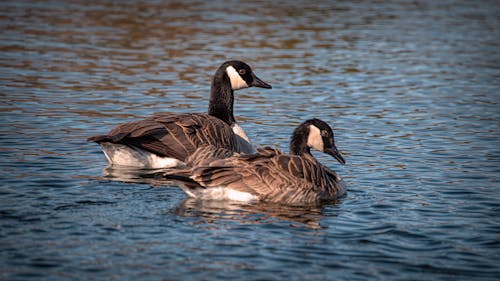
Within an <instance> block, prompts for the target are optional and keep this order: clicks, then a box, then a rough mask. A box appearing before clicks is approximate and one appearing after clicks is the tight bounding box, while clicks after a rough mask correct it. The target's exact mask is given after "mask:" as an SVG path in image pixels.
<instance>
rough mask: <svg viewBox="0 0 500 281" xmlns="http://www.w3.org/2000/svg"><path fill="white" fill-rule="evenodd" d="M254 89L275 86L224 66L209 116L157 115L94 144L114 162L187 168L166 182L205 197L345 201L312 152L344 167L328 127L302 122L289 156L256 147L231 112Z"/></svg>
mask: <svg viewBox="0 0 500 281" xmlns="http://www.w3.org/2000/svg"><path fill="white" fill-rule="evenodd" d="M252 86H253V87H261V88H266V89H270V88H271V86H270V85H269V84H267V83H265V82H264V81H262V80H261V79H259V78H258V77H257V76H256V75H255V74H254V73H253V71H252V69H251V68H250V67H249V66H248V65H247V64H246V63H244V62H242V61H227V62H224V63H223V64H222V65H221V66H220V67H219V68H218V69H217V71H216V72H215V75H214V78H213V81H212V86H211V93H210V103H209V108H208V114H204V113H180V114H179V113H156V114H154V115H153V116H152V117H149V118H146V119H143V120H140V121H135V122H130V123H125V124H122V125H119V126H118V127H116V128H114V129H112V130H111V131H110V132H109V133H108V134H106V135H98V136H93V137H90V138H89V139H88V141H94V142H97V143H99V144H100V145H101V146H102V149H103V152H104V154H105V155H106V158H107V159H108V161H109V162H110V164H112V165H113V164H114V165H122V166H133V167H137V168H173V167H177V168H179V167H182V168H183V169H180V170H177V171H173V172H169V173H166V174H165V175H164V177H165V178H167V179H171V180H174V181H175V182H177V183H178V184H179V186H180V187H181V188H182V189H183V190H184V191H185V192H186V193H187V194H188V195H189V196H191V197H195V198H199V199H209V200H210V199H215V200H236V201H240V202H252V201H259V200H260V201H268V202H276V203H284V204H292V205H304V204H317V203H320V202H322V201H325V200H333V199H336V198H337V197H339V196H342V195H343V194H344V193H345V189H346V188H345V184H344V182H343V181H342V179H341V178H340V177H339V176H338V175H337V174H336V173H335V172H334V171H332V170H330V169H328V168H327V167H326V166H324V165H322V164H321V163H319V162H318V161H317V160H316V159H315V158H314V157H313V156H312V154H311V151H310V148H314V149H316V150H318V151H321V152H324V153H326V154H329V155H331V156H333V157H334V158H335V159H337V160H338V161H339V162H340V163H341V164H345V160H344V158H343V157H342V155H341V154H340V152H339V151H338V150H337V148H336V147H335V143H334V136H333V131H332V129H331V128H330V126H329V125H328V124H327V123H326V122H324V121H322V120H320V119H310V120H307V121H305V122H303V123H302V124H300V125H299V126H298V127H297V128H296V129H295V130H294V132H293V134H292V137H291V141H290V154H285V153H283V152H282V151H280V150H278V149H274V148H270V147H265V148H259V149H257V151H255V150H254V148H253V147H252V145H251V143H250V140H249V139H248V137H247V135H246V134H245V132H244V131H243V130H242V128H241V127H240V126H238V124H237V123H236V120H235V118H234V115H233V103H234V91H235V90H239V89H243V88H248V87H252Z"/></svg>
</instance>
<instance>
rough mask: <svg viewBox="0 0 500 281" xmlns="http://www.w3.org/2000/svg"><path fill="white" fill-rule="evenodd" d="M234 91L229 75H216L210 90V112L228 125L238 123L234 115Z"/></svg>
mask: <svg viewBox="0 0 500 281" xmlns="http://www.w3.org/2000/svg"><path fill="white" fill-rule="evenodd" d="M233 104H234V92H233V89H231V81H230V80H229V77H228V76H227V75H225V74H224V75H222V76H216V77H215V78H214V80H213V82H212V87H211V90H210V103H209V105H208V114H210V115H212V116H214V117H217V118H219V119H221V120H222V121H224V122H226V123H227V124H228V125H232V124H234V123H236V120H235V119H234V115H233Z"/></svg>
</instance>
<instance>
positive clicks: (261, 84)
mask: <svg viewBox="0 0 500 281" xmlns="http://www.w3.org/2000/svg"><path fill="white" fill-rule="evenodd" d="M252 78H253V81H252V84H251V85H250V86H254V87H260V88H266V89H271V88H272V87H271V85H269V84H267V83H266V82H264V81H262V80H260V78H259V77H257V76H255V74H253V73H252Z"/></svg>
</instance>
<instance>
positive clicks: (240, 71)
mask: <svg viewBox="0 0 500 281" xmlns="http://www.w3.org/2000/svg"><path fill="white" fill-rule="evenodd" d="M217 71H218V72H219V71H224V72H225V74H226V75H227V76H228V77H229V80H230V81H231V89H233V90H239V89H243V88H248V87H260V88H266V89H271V88H272V87H271V85H269V84H267V83H266V82H264V81H262V80H260V78H259V77H257V76H256V75H255V74H254V73H253V71H252V69H251V68H250V66H248V65H247V64H246V63H244V62H242V61H238V60H232V61H226V62H225V63H223V64H222V65H221V66H220V67H219V69H218V70H217Z"/></svg>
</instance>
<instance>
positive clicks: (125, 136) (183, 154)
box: [89, 113, 242, 162]
mask: <svg viewBox="0 0 500 281" xmlns="http://www.w3.org/2000/svg"><path fill="white" fill-rule="evenodd" d="M89 141H95V142H98V143H101V142H109V143H113V144H122V145H126V146H129V147H134V148H139V149H142V150H145V151H148V152H150V153H153V154H155V155H158V156H160V157H171V158H176V159H178V160H180V161H183V162H184V161H185V160H186V159H187V157H188V156H190V155H191V154H193V153H194V152H195V151H196V149H197V148H198V147H200V146H205V145H212V146H214V147H224V148H226V149H228V150H231V151H236V152H240V151H241V150H242V148H241V145H240V142H239V140H238V138H237V136H236V134H235V133H234V132H233V130H232V129H231V127H230V126H229V125H228V124H226V123H225V122H223V121H222V120H220V119H218V118H216V117H213V116H211V115H208V114H204V113H184V114H177V113H157V114H155V115H153V116H152V117H149V118H146V119H143V120H140V121H135V122H129V123H125V124H122V125H119V126H117V127H116V128H114V129H113V130H111V131H110V132H109V133H108V134H107V135H102V136H95V137H92V138H89Z"/></svg>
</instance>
